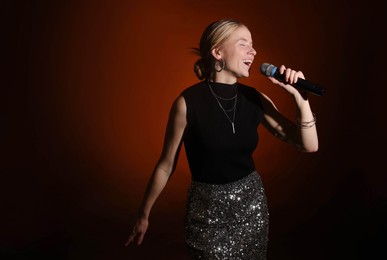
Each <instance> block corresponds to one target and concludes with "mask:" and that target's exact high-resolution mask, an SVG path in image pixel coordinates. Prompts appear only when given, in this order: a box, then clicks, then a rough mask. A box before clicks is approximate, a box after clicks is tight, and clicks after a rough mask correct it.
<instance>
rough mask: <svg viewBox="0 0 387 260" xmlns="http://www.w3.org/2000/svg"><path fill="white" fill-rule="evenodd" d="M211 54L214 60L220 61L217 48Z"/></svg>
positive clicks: (220, 56)
mask: <svg viewBox="0 0 387 260" xmlns="http://www.w3.org/2000/svg"><path fill="white" fill-rule="evenodd" d="M211 54H212V56H214V58H215V59H216V60H220V59H221V58H222V55H221V54H220V50H219V48H215V49H212V51H211Z"/></svg>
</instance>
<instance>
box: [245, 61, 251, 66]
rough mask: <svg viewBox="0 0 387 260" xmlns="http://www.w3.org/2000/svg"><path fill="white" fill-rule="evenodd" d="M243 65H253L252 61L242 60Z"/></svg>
mask: <svg viewBox="0 0 387 260" xmlns="http://www.w3.org/2000/svg"><path fill="white" fill-rule="evenodd" d="M243 63H244V64H246V65H249V66H250V65H251V63H253V61H252V60H243Z"/></svg>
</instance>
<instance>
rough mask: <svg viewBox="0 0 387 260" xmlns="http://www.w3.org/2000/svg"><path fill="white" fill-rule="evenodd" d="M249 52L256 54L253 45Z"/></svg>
mask: <svg viewBox="0 0 387 260" xmlns="http://www.w3.org/2000/svg"><path fill="white" fill-rule="evenodd" d="M249 54H252V55H253V56H255V55H256V54H257V51H256V50H255V49H254V48H253V47H251V49H250V50H249Z"/></svg>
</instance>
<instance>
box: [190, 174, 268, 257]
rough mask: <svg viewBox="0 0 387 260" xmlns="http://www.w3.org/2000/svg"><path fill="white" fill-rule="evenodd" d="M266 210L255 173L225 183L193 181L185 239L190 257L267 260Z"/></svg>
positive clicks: (264, 199) (261, 188)
mask: <svg viewBox="0 0 387 260" xmlns="http://www.w3.org/2000/svg"><path fill="white" fill-rule="evenodd" d="M268 229H269V213H268V209H267V201H266V195H265V191H264V188H263V185H262V182H261V178H260V176H259V174H258V173H257V172H255V171H254V172H252V173H251V174H249V175H248V176H246V177H245V178H243V179H241V180H238V181H235V182H231V183H227V184H224V185H214V184H206V183H200V182H192V184H191V186H190V188H189V190H188V200H187V205H186V215H185V239H186V243H187V246H188V249H189V251H190V254H191V256H192V258H193V259H211V260H213V259H222V260H226V259H232V260H237V259H238V260H239V259H248V260H254V259H266V250H267V241H268Z"/></svg>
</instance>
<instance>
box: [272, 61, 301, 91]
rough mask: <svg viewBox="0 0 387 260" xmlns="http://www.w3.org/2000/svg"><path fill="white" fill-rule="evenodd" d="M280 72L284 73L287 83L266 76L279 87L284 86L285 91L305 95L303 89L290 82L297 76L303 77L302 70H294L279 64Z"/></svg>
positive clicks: (297, 77)
mask: <svg viewBox="0 0 387 260" xmlns="http://www.w3.org/2000/svg"><path fill="white" fill-rule="evenodd" d="M279 72H280V74H284V73H285V80H286V82H287V84H285V83H282V82H281V81H279V80H277V79H275V78H273V77H268V78H269V80H270V81H271V82H273V83H274V84H277V85H279V86H280V87H282V88H284V89H285V90H286V91H288V92H289V93H290V94H293V95H297V94H301V95H302V96H304V95H305V91H302V90H300V89H298V88H295V87H293V86H292V85H291V84H293V83H296V82H297V80H298V79H299V78H301V79H305V76H304V74H303V73H302V71H295V70H292V69H291V68H286V67H285V66H284V65H281V67H280V68H279Z"/></svg>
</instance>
